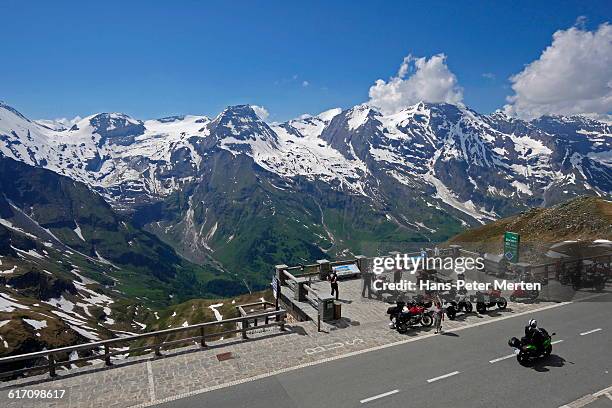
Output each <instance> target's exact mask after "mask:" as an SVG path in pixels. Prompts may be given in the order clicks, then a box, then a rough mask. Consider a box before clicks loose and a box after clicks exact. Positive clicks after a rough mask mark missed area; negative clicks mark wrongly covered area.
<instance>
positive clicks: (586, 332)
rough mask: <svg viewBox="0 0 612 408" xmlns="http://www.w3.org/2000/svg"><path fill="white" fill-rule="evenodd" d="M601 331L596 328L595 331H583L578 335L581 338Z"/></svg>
mask: <svg viewBox="0 0 612 408" xmlns="http://www.w3.org/2000/svg"><path fill="white" fill-rule="evenodd" d="M598 331H601V327H599V328H597V329H593V330H589V331H585V332H583V333H580V335H581V336H586V335H587V334H591V333H595V332H598Z"/></svg>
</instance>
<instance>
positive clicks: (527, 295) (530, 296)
mask: <svg viewBox="0 0 612 408" xmlns="http://www.w3.org/2000/svg"><path fill="white" fill-rule="evenodd" d="M538 296H540V291H539V290H537V289H533V290H526V289H515V290H514V292H512V294H511V295H510V301H511V302H515V301H517V300H530V301H533V300H536V299H537V298H538Z"/></svg>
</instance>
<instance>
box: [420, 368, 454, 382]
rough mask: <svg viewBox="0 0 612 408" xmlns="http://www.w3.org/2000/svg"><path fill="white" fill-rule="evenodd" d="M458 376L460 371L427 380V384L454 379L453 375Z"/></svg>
mask: <svg viewBox="0 0 612 408" xmlns="http://www.w3.org/2000/svg"><path fill="white" fill-rule="evenodd" d="M457 374H459V371H453V372H452V373H448V374H444V375H441V376H439V377H435V378H430V379H429V380H427V382H428V383H432V382H434V381H438V380H442V379H444V378H448V377H452V376H453V375H457Z"/></svg>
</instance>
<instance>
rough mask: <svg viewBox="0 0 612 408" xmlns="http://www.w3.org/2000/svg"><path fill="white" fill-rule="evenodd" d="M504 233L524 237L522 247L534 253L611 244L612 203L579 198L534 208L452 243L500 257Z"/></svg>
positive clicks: (451, 241) (470, 231) (467, 234)
mask: <svg viewBox="0 0 612 408" xmlns="http://www.w3.org/2000/svg"><path fill="white" fill-rule="evenodd" d="M505 231H512V232H517V233H519V234H520V235H521V247H522V248H526V249H530V250H533V251H536V250H538V249H539V248H541V247H543V246H545V245H546V244H550V243H555V242H561V241H566V240H576V241H581V240H584V241H592V240H595V239H607V240H612V202H610V201H607V200H604V199H601V198H597V197H586V196H583V197H578V198H575V199H572V200H569V201H567V202H565V203H562V204H558V205H556V206H554V207H550V208H533V209H531V210H529V211H526V212H524V213H521V214H518V215H515V216H512V217H508V218H503V219H501V220H498V221H495V222H492V223H490V224H487V225H484V226H482V227H479V228H474V229H470V230H468V231H466V232H463V233H461V234H459V235H457V236H455V237H453V238H452V239H450V240H449V243H451V244H461V245H464V246H465V247H468V248H471V249H474V250H478V251H487V252H494V253H500V252H501V251H502V239H503V234H504V232H505Z"/></svg>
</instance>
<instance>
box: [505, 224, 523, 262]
mask: <svg viewBox="0 0 612 408" xmlns="http://www.w3.org/2000/svg"><path fill="white" fill-rule="evenodd" d="M520 242H521V236H520V235H519V234H517V233H516V232H507V231H506V232H504V258H506V260H507V261H508V262H512V263H517V262H518V261H519V244H520Z"/></svg>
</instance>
